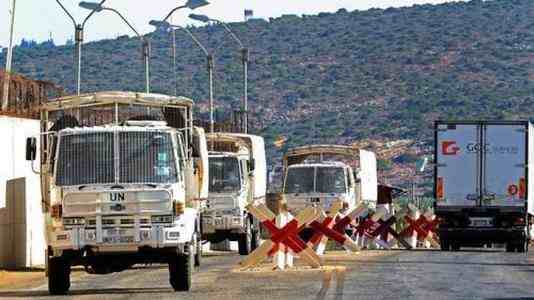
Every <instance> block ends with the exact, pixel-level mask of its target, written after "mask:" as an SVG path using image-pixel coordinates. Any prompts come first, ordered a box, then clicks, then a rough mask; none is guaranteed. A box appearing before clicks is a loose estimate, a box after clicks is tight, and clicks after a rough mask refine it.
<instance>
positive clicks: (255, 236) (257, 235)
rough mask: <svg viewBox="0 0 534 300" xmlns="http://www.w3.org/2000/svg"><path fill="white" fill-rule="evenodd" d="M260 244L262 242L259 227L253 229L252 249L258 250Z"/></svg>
mask: <svg viewBox="0 0 534 300" xmlns="http://www.w3.org/2000/svg"><path fill="white" fill-rule="evenodd" d="M260 244H261V239H260V232H259V230H258V229H255V230H254V231H252V241H251V244H250V250H251V251H254V250H256V248H258V247H259V246H260Z"/></svg>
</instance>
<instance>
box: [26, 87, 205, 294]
mask: <svg viewBox="0 0 534 300" xmlns="http://www.w3.org/2000/svg"><path fill="white" fill-rule="evenodd" d="M41 131H42V132H41V136H40V141H39V143H38V142H37V139H36V138H30V139H28V141H27V150H26V158H27V160H31V161H34V160H35V158H36V155H37V154H39V155H40V158H41V159H40V162H41V163H40V169H39V170H38V171H39V172H40V174H41V190H42V199H43V200H42V201H43V203H42V204H43V209H44V213H45V219H46V225H45V226H46V239H47V244H48V248H47V250H46V255H47V275H48V287H49V292H50V293H51V294H64V293H66V292H67V291H68V290H69V287H70V270H71V267H72V266H77V265H81V266H84V267H85V269H86V270H87V271H88V272H89V273H94V274H107V273H111V272H120V271H123V270H125V269H128V268H129V267H131V266H132V265H134V264H139V263H166V264H168V266H169V280H170V284H171V285H172V287H173V288H174V290H176V291H183V290H189V289H190V287H191V274H192V271H193V266H194V264H195V262H197V263H198V262H199V260H200V254H201V253H200V251H199V249H200V247H199V241H200V226H199V213H198V211H197V210H196V209H194V208H191V207H188V206H187V205H186V204H187V203H189V202H192V201H193V200H195V199H188V197H191V196H192V195H194V196H195V198H199V197H200V198H201V197H202V190H203V180H202V178H205V177H207V176H208V175H207V172H208V169H207V168H204V169H202V168H201V167H200V166H202V157H201V156H202V155H205V152H206V151H205V141H204V142H202V140H203V139H204V140H205V136H203V135H202V133H203V131H202V130H195V128H194V127H193V102H192V101H191V100H190V99H187V98H182V97H169V96H165V95H158V94H139V93H130V92H99V93H91V94H85V95H81V96H72V97H65V98H60V99H56V100H54V101H51V102H49V103H47V104H45V105H44V106H43V107H42V110H41ZM37 144H39V145H40V147H39V151H37V150H38V149H37ZM202 145H204V151H203V150H202ZM203 153H204V154H203ZM199 180H200V181H199ZM205 196H207V195H205Z"/></svg>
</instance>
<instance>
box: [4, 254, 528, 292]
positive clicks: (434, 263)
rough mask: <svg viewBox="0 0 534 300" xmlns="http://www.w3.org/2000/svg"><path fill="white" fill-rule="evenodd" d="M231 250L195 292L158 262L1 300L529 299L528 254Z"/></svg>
mask: <svg viewBox="0 0 534 300" xmlns="http://www.w3.org/2000/svg"><path fill="white" fill-rule="evenodd" d="M239 259H240V257H239V256H238V255H237V254H235V253H226V254H212V255H210V256H209V257H205V258H204V260H203V265H202V266H201V268H200V270H198V272H196V273H195V275H194V278H193V282H194V287H193V290H192V291H190V292H188V293H174V292H173V291H172V290H171V288H170V286H169V284H168V274H167V269H166V267H164V266H151V267H138V268H136V269H133V270H129V271H126V272H122V273H115V274H110V275H82V276H76V278H74V279H73V281H72V286H71V291H70V294H69V295H68V296H65V297H49V296H48V293H47V291H46V286H42V285H41V286H37V287H35V288H33V289H25V290H0V299H104V298H105V299H128V300H134V299H150V300H155V299H177V298H178V299H217V300H223V299H231V300H237V299H255V300H258V299H446V298H450V299H517V298H529V297H533V299H534V254H530V255H525V254H514V253H505V252H503V251H490V250H471V251H461V252H440V251H388V252H386V251H362V252H360V253H359V254H346V253H342V252H341V253H334V254H329V255H327V256H326V259H325V264H326V265H327V266H329V267H326V268H325V269H323V270H310V269H308V268H305V267H297V268H296V270H291V271H284V272H273V271H265V272H264V271H261V270H253V271H246V272H243V271H240V270H238V269H237V263H238V262H239Z"/></svg>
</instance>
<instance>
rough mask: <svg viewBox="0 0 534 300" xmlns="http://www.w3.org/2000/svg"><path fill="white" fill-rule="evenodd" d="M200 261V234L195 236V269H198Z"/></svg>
mask: <svg viewBox="0 0 534 300" xmlns="http://www.w3.org/2000/svg"><path fill="white" fill-rule="evenodd" d="M201 261H202V239H201V238H200V234H198V233H197V234H196V235H195V267H200V263H201Z"/></svg>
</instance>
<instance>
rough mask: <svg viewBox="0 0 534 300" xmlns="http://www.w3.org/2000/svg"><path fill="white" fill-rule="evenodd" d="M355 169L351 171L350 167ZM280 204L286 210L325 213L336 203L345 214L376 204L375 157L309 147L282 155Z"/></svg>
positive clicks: (349, 150) (342, 149) (341, 148)
mask: <svg viewBox="0 0 534 300" xmlns="http://www.w3.org/2000/svg"><path fill="white" fill-rule="evenodd" d="M351 162H352V163H355V164H354V166H358V168H357V169H354V168H353V166H352V165H351V164H350V163H351ZM284 169H285V171H284V173H285V176H284V186H283V201H284V202H285V203H286V204H287V207H288V209H289V210H294V211H298V210H301V209H303V208H305V207H308V206H321V207H323V208H324V209H325V210H328V209H329V208H330V206H331V204H332V202H333V201H335V200H341V201H342V202H343V206H344V211H345V210H350V209H353V208H355V207H356V205H358V204H360V203H365V204H366V205H367V206H369V207H371V208H375V207H376V201H377V181H378V179H377V169H376V156H375V154H374V153H373V152H370V151H366V150H359V149H355V148H353V147H350V146H342V145H310V146H303V147H298V148H293V149H290V150H289V151H288V152H287V153H286V154H285V155H284Z"/></svg>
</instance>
